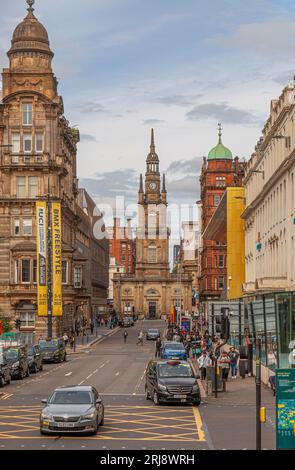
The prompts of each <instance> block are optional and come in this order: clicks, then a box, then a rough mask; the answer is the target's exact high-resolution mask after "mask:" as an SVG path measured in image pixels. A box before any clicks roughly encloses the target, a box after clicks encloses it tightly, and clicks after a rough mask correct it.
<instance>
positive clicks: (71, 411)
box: [40, 386, 104, 434]
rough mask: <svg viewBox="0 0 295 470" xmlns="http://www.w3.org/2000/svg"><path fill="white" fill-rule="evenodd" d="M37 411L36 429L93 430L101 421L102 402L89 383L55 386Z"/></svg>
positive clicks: (49, 431)
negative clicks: (37, 427) (38, 421)
mask: <svg viewBox="0 0 295 470" xmlns="http://www.w3.org/2000/svg"><path fill="white" fill-rule="evenodd" d="M42 403H44V404H45V405H46V406H45V408H43V410H42V412H41V414H40V433H41V434H53V433H90V434H96V433H97V430H98V427H99V426H102V425H103V423H104V404H103V401H102V398H101V397H100V396H99V393H98V391H97V390H96V389H95V388H94V387H91V386H75V387H65V388H57V389H56V390H54V392H53V393H52V395H51V396H50V398H49V399H48V400H42Z"/></svg>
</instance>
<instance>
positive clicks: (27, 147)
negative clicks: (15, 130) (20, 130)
mask: <svg viewBox="0 0 295 470" xmlns="http://www.w3.org/2000/svg"><path fill="white" fill-rule="evenodd" d="M24 152H25V153H30V152H32V134H31V132H25V133H24Z"/></svg>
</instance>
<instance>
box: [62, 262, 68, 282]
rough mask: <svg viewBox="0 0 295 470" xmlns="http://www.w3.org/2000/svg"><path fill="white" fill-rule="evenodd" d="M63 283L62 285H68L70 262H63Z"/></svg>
mask: <svg viewBox="0 0 295 470" xmlns="http://www.w3.org/2000/svg"><path fill="white" fill-rule="evenodd" d="M61 282H62V284H67V283H68V262H67V261H63V262H62V278H61Z"/></svg>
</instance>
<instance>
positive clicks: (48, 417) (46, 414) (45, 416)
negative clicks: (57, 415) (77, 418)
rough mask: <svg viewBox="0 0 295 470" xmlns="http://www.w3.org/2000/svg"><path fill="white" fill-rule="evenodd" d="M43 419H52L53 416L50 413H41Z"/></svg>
mask: <svg viewBox="0 0 295 470" xmlns="http://www.w3.org/2000/svg"><path fill="white" fill-rule="evenodd" d="M41 419H42V420H43V421H44V420H47V419H48V420H49V421H50V420H51V419H52V416H51V415H50V414H49V413H46V412H45V413H41Z"/></svg>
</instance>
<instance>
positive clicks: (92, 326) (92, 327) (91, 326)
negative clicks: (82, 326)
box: [90, 320, 94, 335]
mask: <svg viewBox="0 0 295 470" xmlns="http://www.w3.org/2000/svg"><path fill="white" fill-rule="evenodd" d="M93 330H94V323H93V320H91V322H90V332H91V334H92V335H93Z"/></svg>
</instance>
